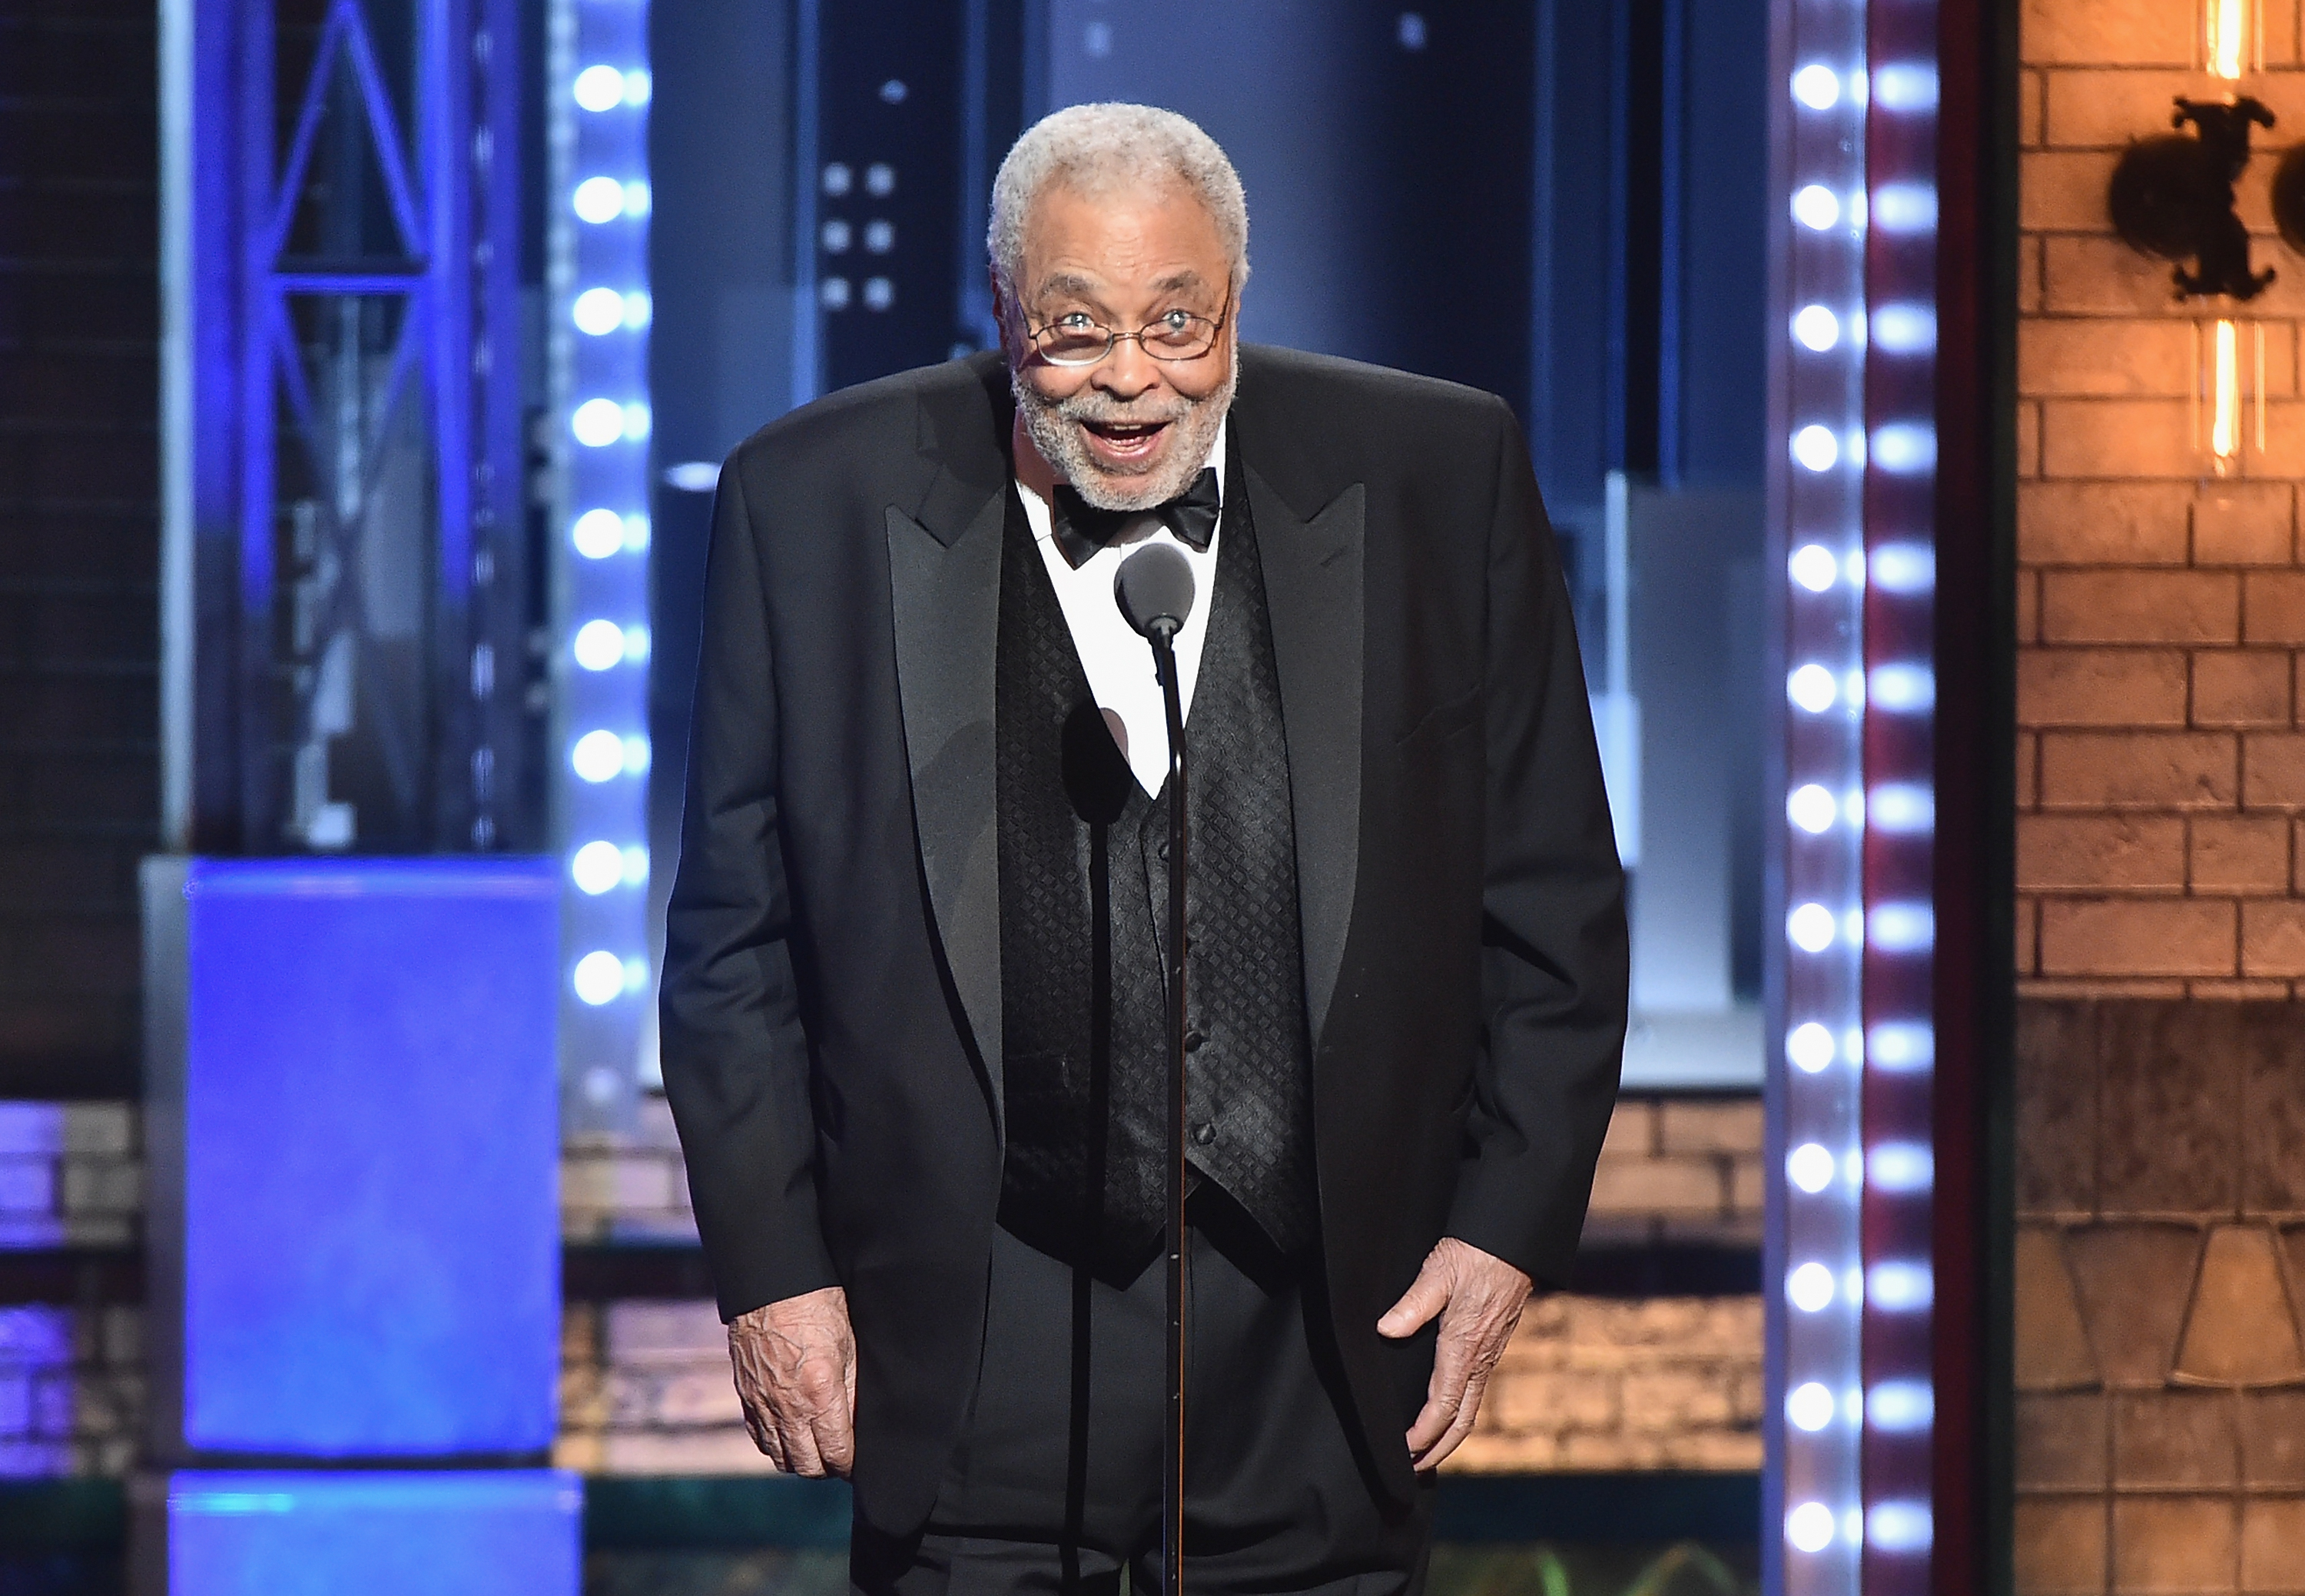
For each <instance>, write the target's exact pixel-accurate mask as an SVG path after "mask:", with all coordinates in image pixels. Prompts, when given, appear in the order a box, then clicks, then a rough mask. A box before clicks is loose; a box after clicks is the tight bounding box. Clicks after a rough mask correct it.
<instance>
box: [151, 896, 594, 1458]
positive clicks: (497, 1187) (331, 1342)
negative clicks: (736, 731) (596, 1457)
mask: <svg viewBox="0 0 2305 1596" xmlns="http://www.w3.org/2000/svg"><path fill="white" fill-rule="evenodd" d="M164 895H165V894H162V893H155V894H154V897H155V898H156V899H158V898H161V897H163V896H164ZM557 897H558V879H557V873H556V869H555V866H554V865H553V863H552V862H551V861H549V860H543V859H506V858H498V859H446V858H443V859H426V860H387V859H342V860H326V861H322V860H310V859H302V860H290V859H272V860H240V861H221V860H191V861H189V862H187V863H186V864H185V866H184V875H183V892H182V903H183V914H184V917H185V918H184V922H183V943H182V947H183V955H182V956H183V983H184V998H183V1016H184V1019H183V1061H182V1066H181V1068H182V1074H181V1080H180V1081H179V1082H178V1083H177V1085H178V1088H179V1090H180V1091H181V1099H180V1101H181V1114H182V1120H181V1132H180V1134H181V1138H182V1139H181V1141H180V1143H179V1144H178V1148H176V1149H173V1151H174V1156H163V1157H160V1158H158V1159H157V1160H156V1162H157V1165H158V1166H159V1167H160V1168H161V1169H162V1170H163V1171H164V1172H165V1171H166V1170H167V1169H168V1167H169V1165H172V1164H174V1163H175V1160H176V1158H178V1157H180V1158H181V1174H179V1175H178V1177H177V1178H178V1179H179V1180H180V1181H181V1204H182V1207H181V1221H180V1223H181V1225H182V1247H183V1250H182V1254H181V1256H182V1269H183V1275H182V1279H181V1303H182V1316H183V1317H182V1323H181V1342H180V1344H178V1345H177V1346H176V1347H174V1348H172V1349H170V1350H172V1351H174V1352H175V1353H178V1354H179V1355H180V1356H181V1358H182V1360H183V1361H182V1384H181V1391H182V1410H181V1412H182V1426H183V1429H182V1437H181V1447H182V1448H183V1452H180V1453H179V1454H178V1455H183V1453H189V1454H191V1455H193V1456H198V1455H202V1454H207V1455H217V1454H239V1455H297V1456H305V1455H309V1456H315V1457H347V1458H356V1457H361V1456H384V1455H400V1456H412V1455H453V1454H458V1453H464V1454H472V1453H481V1454H498V1455H501V1454H517V1453H532V1452H540V1451H542V1450H544V1449H545V1448H548V1447H549V1446H550V1445H551V1443H552V1438H553V1428H554V1387H555V1383H556V1378H557V1358H558V1351H559V1314H560V1301H559V1284H560V1282H559V1216H558V1211H557V1180H558V1168H557V1164H558V1150H559V1143H558V1121H557V1099H556V1087H555V1079H554V1077H555V1070H554V1050H553V1022H554V1014H555V1011H556V998H557V969H558V967H559V952H558V949H559V926H558V919H557ZM156 908H157V904H156ZM162 940H165V938H164V939H162ZM157 1084H158V1083H157V1082H156V1085H157ZM170 1106H174V1105H170ZM162 1206H173V1205H162ZM163 1328H164V1332H165V1329H166V1327H165V1326H164V1327H163ZM300 1489H301V1488H300Z"/></svg>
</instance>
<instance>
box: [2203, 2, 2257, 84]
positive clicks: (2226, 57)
mask: <svg viewBox="0 0 2305 1596" xmlns="http://www.w3.org/2000/svg"><path fill="white" fill-rule="evenodd" d="M2206 9H2207V13H2208V15H2207V19H2206V20H2207V23H2208V38H2207V44H2208V56H2209V74H2210V75H2211V76H2212V77H2218V78H2224V80H2226V81H2228V82H2230V81H2233V80H2234V79H2236V78H2238V77H2240V76H2241V65H2242V63H2243V59H2244V54H2245V51H2246V48H2247V44H2246V41H2247V39H2248V37H2249V22H2248V17H2249V6H2248V4H2247V0H2208V4H2207V8H2206Z"/></svg>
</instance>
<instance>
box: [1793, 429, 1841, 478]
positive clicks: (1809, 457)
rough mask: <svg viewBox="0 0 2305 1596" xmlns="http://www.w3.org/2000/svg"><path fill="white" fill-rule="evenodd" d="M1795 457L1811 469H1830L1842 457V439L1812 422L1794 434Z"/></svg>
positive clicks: (1830, 430)
mask: <svg viewBox="0 0 2305 1596" xmlns="http://www.w3.org/2000/svg"><path fill="white" fill-rule="evenodd" d="M1793 458H1794V459H1796V460H1798V461H1799V462H1800V463H1801V464H1802V465H1804V466H1806V467H1807V468H1808V469H1809V470H1811V471H1830V470H1832V469H1833V462H1835V461H1836V460H1838V459H1840V458H1841V440H1839V439H1838V438H1835V437H1834V436H1833V429H1832V428H1831V427H1823V426H1819V425H1817V424H1816V422H1810V423H1809V424H1808V425H1807V426H1806V427H1803V428H1802V429H1801V430H1800V431H1798V432H1796V433H1794V434H1793Z"/></svg>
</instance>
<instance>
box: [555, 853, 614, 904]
mask: <svg viewBox="0 0 2305 1596" xmlns="http://www.w3.org/2000/svg"><path fill="white" fill-rule="evenodd" d="M568 874H569V875H571V876H573V877H574V879H575V882H576V886H577V890H578V891H580V892H585V893H588V894H590V895H591V896H592V897H595V898H597V897H599V896H600V894H601V893H603V892H608V890H609V889H610V888H612V887H615V886H617V885H618V884H619V883H622V882H623V880H624V879H625V856H624V851H623V850H622V849H619V848H618V847H617V845H616V844H615V843H613V842H587V843H586V844H584V846H583V847H582V848H580V849H577V850H576V852H575V854H574V857H572V858H570V859H569V861H568Z"/></svg>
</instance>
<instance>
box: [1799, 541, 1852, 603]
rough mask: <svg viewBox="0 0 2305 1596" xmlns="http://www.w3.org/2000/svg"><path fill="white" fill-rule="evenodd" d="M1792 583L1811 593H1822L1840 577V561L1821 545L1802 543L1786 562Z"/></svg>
mask: <svg viewBox="0 0 2305 1596" xmlns="http://www.w3.org/2000/svg"><path fill="white" fill-rule="evenodd" d="M1786 567H1787V568H1788V569H1789V570H1790V571H1791V573H1792V578H1793V580H1794V581H1796V582H1798V583H1799V584H1800V585H1802V586H1803V587H1806V588H1807V589H1808V590H1809V592H1811V593H1823V592H1824V591H1825V590H1826V589H1828V588H1830V587H1831V586H1832V585H1833V584H1834V583H1835V582H1836V581H1838V580H1840V577H1841V561H1839V560H1838V559H1834V558H1833V550H1830V549H1828V548H1826V547H1825V546H1824V544H1823V543H1803V544H1802V545H1801V546H1800V547H1799V548H1798V549H1796V550H1793V552H1792V558H1791V559H1790V560H1788V561H1786Z"/></svg>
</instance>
